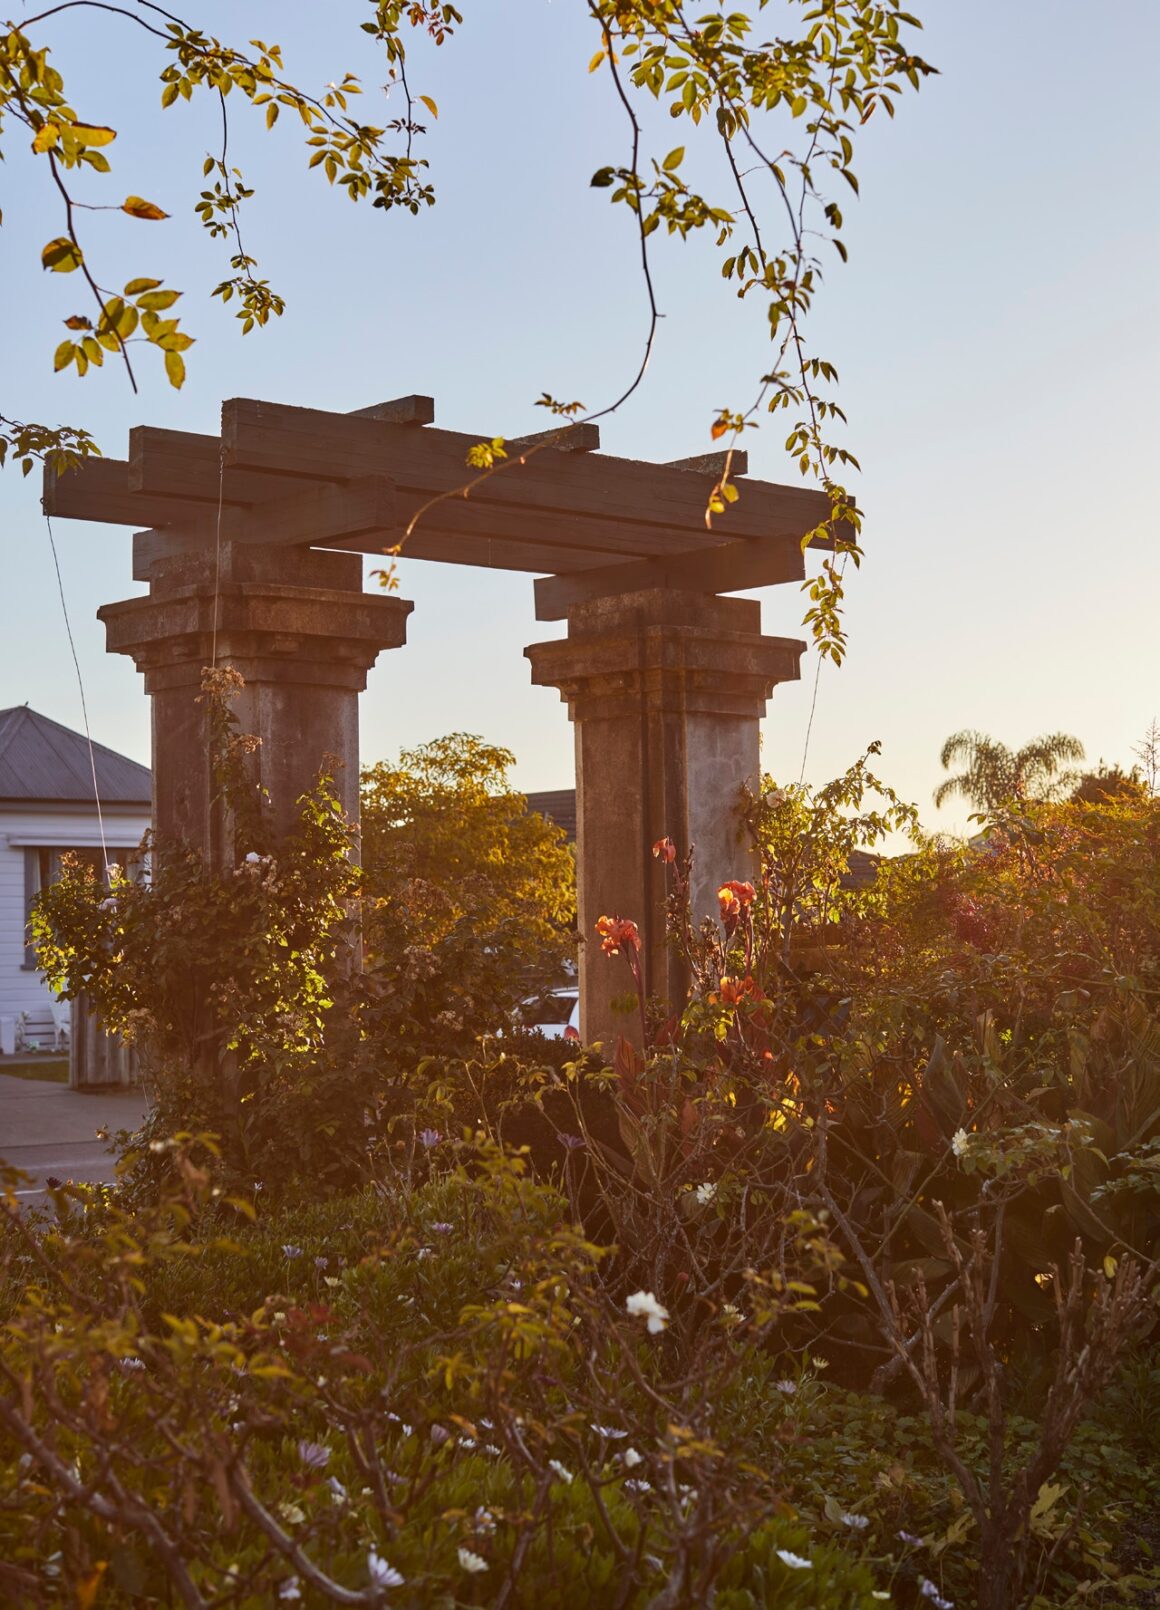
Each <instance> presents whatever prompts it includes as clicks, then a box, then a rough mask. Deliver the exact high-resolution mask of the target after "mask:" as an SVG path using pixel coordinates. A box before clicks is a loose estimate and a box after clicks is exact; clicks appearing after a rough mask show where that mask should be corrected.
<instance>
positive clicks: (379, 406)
mask: <svg viewBox="0 0 1160 1610" xmlns="http://www.w3.org/2000/svg"><path fill="white" fill-rule="evenodd" d="M347 417H348V418H350V419H385V420H387V421H389V423H390V424H392V425H433V424H434V423H435V399H434V397H396V398H395V399H394V400H393V401H392V402H381V403H372V404H371V405H370V407H369V408H352V409H351V411H350V413H349V415H348V416H347Z"/></svg>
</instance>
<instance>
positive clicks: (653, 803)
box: [525, 588, 805, 1050]
mask: <svg viewBox="0 0 1160 1610" xmlns="http://www.w3.org/2000/svg"><path fill="white" fill-rule="evenodd" d="M804 647H805V645H804V644H803V643H800V642H797V641H795V640H793V639H790V638H784V637H764V636H762V634H761V606H760V604H758V603H756V602H754V601H751V600H748V599H738V598H718V597H714V596H710V595H706V594H703V593H685V592H677V591H675V590H670V589H662V588H658V589H653V590H650V591H647V592H637V593H626V594H622V595H620V596H618V597H612V598H601V599H594V600H592V601H590V602H587V603H584V604H578V605H576V606H574V607H573V608H572V609H571V610H570V611H569V613H568V636H567V638H565V639H563V640H561V641H557V642H552V643H535V644H533V645H532V646H531V647H530V648H528V649H526V650H525V653H526V654H527V656H528V658H529V660H530V661H531V664H532V681H533V682H535V683H537V684H540V685H546V686H550V687H557V688H559V689H560V694H561V697H562V698H563V699H564V700H565V701H566V703H567V705H568V713H569V715H570V717H571V719H572V721H573V722H574V724H575V729H576V815H577V844H576V851H577V863H578V865H577V874H578V882H579V891H578V893H579V902H578V903H579V921H580V933H581V939H582V949H581V963H580V1021H581V1033H582V1035H583V1036H584V1038H585V1040H588V1041H593V1040H602V1041H604V1043H605V1044H606V1046H607V1047H608V1048H609V1050H611V1048H612V1045H613V1043H614V1041H615V1038H616V1036H617V1035H618V1034H626V1035H627V1036H628V1037H630V1038H634V1039H635V1038H638V1037H639V1036H638V1035H637V1033H636V1029H635V1019H634V1018H633V1017H632V1016H626V1015H625V1014H624V1013H623V1012H618V1011H616V1010H615V1009H614V1006H613V1002H614V1000H615V999H616V998H617V997H623V996H625V995H626V994H627V993H629V991H630V989H631V985H630V981H629V977H628V971H627V968H625V967H624V966H623V964H622V963H621V962H620V961H619V960H618V959H613V960H609V959H607V958H605V957H604V956H602V955H601V953H600V949H599V946H598V944H597V941H596V938H595V934H594V925H595V923H596V920H597V918H598V917H600V916H603V915H609V916H612V915H618V916H621V917H631V918H632V919H633V920H634V921H635V922H636V923H637V925H638V927H639V928H640V931H641V937H642V941H643V949H642V960H643V970H644V981H645V989H646V992H647V993H648V994H650V995H657V996H659V997H660V998H661V999H663V1000H665V1001H667V1002H668V1003H669V1004H670V1005H671V1006H672V1008H673V1009H674V1010H679V1009H680V1007H681V1006H682V1005H683V1004H684V1001H685V1000H686V998H687V993H688V984H689V981H688V978H687V976H686V974H685V970H684V967H683V964H682V963H681V962H680V960H679V958H678V957H677V956H676V955H675V954H674V953H673V952H672V951H671V950H670V949H669V947H668V945H667V944H666V941H665V894H666V880H665V869H664V867H663V865H662V864H661V863H660V862H659V861H656V860H654V858H653V856H652V845H653V844H654V843H655V841H656V840H657V839H660V838H664V837H665V836H666V835H667V836H668V837H670V838H671V839H672V840H673V842H674V843H675V844H676V846H677V849H678V852H679V853H680V854H681V855H682V856H683V855H684V853H685V852H686V851H687V850H688V849H689V847H690V846H695V848H696V859H695V862H694V875H693V888H692V901H693V915H694V918H695V919H696V920H698V921H699V920H700V919H701V918H702V917H705V916H710V915H714V916H715V915H716V913H717V900H716V891H717V889H718V888H719V886H720V885H721V883H722V882H724V881H725V880H726V879H727V878H736V877H748V876H749V875H750V872H751V869H752V852H751V849H750V847H749V846H748V845H747V844H746V842H745V840H744V836H743V833H742V824H741V817H740V810H739V807H740V803H741V794H742V788H743V787H744V786H745V785H746V784H748V785H749V786H750V787H753V786H755V785H756V784H757V782H758V777H759V749H758V723H759V721H760V719H761V717H762V715H763V714H764V713H765V706H766V701H767V700H768V698H769V696H770V694H771V693H772V691H773V688H774V686H775V685H776V684H777V683H778V682H789V681H795V680H796V679H797V677H798V675H799V671H798V661H799V659H800V656H801V654H802V651H803V649H804Z"/></svg>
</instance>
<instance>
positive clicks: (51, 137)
mask: <svg viewBox="0 0 1160 1610" xmlns="http://www.w3.org/2000/svg"><path fill="white" fill-rule="evenodd" d="M59 137H60V124H59V123H54V122H53V121H52V120H51V118H50V119H49V120H48V121H47V122H45V123H42V124H41V126H40V128H39V129H38V130H37V132H36V138H35V140H33V142H32V149H33V150H34V151H35V152H36V153H37V155H38V156H39V154H40V153H41V152H42V151H51V149H52V147H53V146H54V145H55V144H56V142H57V140H58V139H59Z"/></svg>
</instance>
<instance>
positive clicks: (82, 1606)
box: [76, 1560, 109, 1610]
mask: <svg viewBox="0 0 1160 1610" xmlns="http://www.w3.org/2000/svg"><path fill="white" fill-rule="evenodd" d="M108 1568H109V1562H108V1560H98V1561H97V1563H96V1565H94V1566H93V1568H92V1570H91V1571H86V1572H85V1574H84V1576H82V1577H81V1578H80V1579H79V1581H78V1582H77V1589H76V1592H77V1610H93V1605H94V1604H95V1603H96V1598H97V1594H98V1592H99V1591H100V1587H101V1579H102V1578H103V1576H104V1574H105V1572H106V1571H107V1570H108Z"/></svg>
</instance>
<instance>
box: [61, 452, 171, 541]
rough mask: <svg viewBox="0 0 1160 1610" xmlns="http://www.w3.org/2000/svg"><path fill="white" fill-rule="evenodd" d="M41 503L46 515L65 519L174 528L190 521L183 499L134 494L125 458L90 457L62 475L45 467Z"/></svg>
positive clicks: (153, 494)
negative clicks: (176, 524)
mask: <svg viewBox="0 0 1160 1610" xmlns="http://www.w3.org/2000/svg"><path fill="white" fill-rule="evenodd" d="M41 502H42V504H43V507H44V512H45V513H46V514H51V515H55V516H56V517H57V518H58V519H61V520H101V521H104V522H106V523H107V524H109V525H173V524H174V523H176V522H177V521H180V520H188V519H189V518H190V509H189V505H188V503H187V502H186V501H185V500H184V499H183V498H180V497H168V496H166V495H165V494H163V493H150V494H149V495H148V496H145V495H142V494H141V493H138V492H134V491H133V490H132V489H131V487H130V485H129V465H128V463H127V462H126V461H125V460H124V459H123V458H86V459H83V460H82V461H81V463H79V464H78V465H77V466H76V468H75V469H71V470H65V471H63V472H62V473H61V474H59V475H58V474H57V473H56V472H55V471H54V470H52V469H50V468H49V467H48V465H45V470H44V488H43V492H42V494H41Z"/></svg>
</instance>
